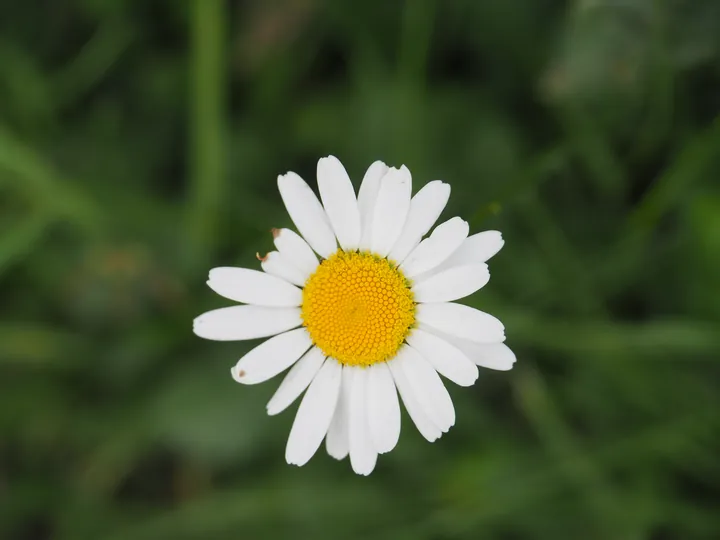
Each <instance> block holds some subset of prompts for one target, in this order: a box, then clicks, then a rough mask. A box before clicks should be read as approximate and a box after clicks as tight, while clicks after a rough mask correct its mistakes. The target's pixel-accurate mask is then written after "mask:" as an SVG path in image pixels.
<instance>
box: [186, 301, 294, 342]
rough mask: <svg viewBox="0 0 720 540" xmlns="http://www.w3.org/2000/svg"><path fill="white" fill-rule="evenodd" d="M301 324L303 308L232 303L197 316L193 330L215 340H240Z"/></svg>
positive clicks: (272, 334)
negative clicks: (235, 304)
mask: <svg viewBox="0 0 720 540" xmlns="http://www.w3.org/2000/svg"><path fill="white" fill-rule="evenodd" d="M301 324H302V319H301V318H300V308H296V307H292V308H276V307H263V306H231V307H226V308H220V309H215V310H213V311H208V312H207V313H203V314H202V315H200V316H199V317H197V318H195V320H194V321H193V332H195V334H196V335H198V336H200V337H201V338H205V339H213V340H215V341H239V340H243V339H257V338H264V337H269V336H274V335H275V334H279V333H281V332H287V331H288V330H292V329H293V328H296V327H298V326H300V325H301Z"/></svg>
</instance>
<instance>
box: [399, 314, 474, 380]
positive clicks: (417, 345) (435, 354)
mask: <svg viewBox="0 0 720 540" xmlns="http://www.w3.org/2000/svg"><path fill="white" fill-rule="evenodd" d="M407 342H408V344H409V345H410V346H411V347H412V348H413V349H415V350H417V351H418V352H419V353H420V354H421V355H422V356H423V358H425V359H426V360H427V361H428V362H430V364H431V365H432V367H434V368H435V370H436V371H437V372H438V373H440V375H442V376H443V377H446V378H448V379H450V380H451V381H452V382H454V383H455V384H457V385H459V386H472V385H473V384H475V381H476V380H477V378H478V368H477V366H476V365H475V364H474V363H473V362H472V360H470V359H469V358H468V357H467V356H466V355H465V354H464V353H463V352H462V351H461V350H460V349H459V348H457V347H456V346H454V345H453V344H451V343H448V342H447V341H446V340H444V339H442V338H440V337H438V336H436V335H434V334H431V333H430V332H425V331H424V330H422V329H419V328H418V329H415V330H414V331H413V332H412V333H411V334H410V335H409V336H408V337H407Z"/></svg>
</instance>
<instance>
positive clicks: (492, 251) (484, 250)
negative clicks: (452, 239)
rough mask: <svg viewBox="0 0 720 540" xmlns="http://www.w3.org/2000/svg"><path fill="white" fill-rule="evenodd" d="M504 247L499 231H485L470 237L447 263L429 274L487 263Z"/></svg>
mask: <svg viewBox="0 0 720 540" xmlns="http://www.w3.org/2000/svg"><path fill="white" fill-rule="evenodd" d="M504 245H505V240H503V237H502V235H501V234H500V233H499V232H498V231H483V232H479V233H477V234H473V235H472V236H468V237H467V238H466V239H465V241H464V242H463V243H462V244H461V245H460V247H459V248H457V249H456V250H455V252H454V253H453V254H452V255H450V256H449V257H448V258H447V259H446V260H445V262H443V263H442V264H441V265H439V266H437V267H436V268H434V269H433V270H432V271H430V272H428V274H429V275H432V274H436V273H438V272H441V271H442V270H446V269H448V268H452V267H454V266H462V265H465V264H478V263H484V262H487V261H488V259H490V258H491V257H493V256H494V255H496V254H497V252H498V251H500V249H501V248H502V247H503V246H504ZM424 277H425V276H424Z"/></svg>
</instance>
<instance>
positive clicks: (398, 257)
mask: <svg viewBox="0 0 720 540" xmlns="http://www.w3.org/2000/svg"><path fill="white" fill-rule="evenodd" d="M449 198H450V185H449V184H446V183H444V182H442V181H440V180H433V181H432V182H429V183H427V184H425V185H424V186H423V187H422V189H421V190H420V191H418V192H417V193H416V194H415V196H414V197H413V198H412V200H411V201H410V211H409V212H408V217H407V221H406V222H405V226H404V227H403V230H402V233H401V234H400V238H398V239H397V242H395V245H394V246H393V248H392V250H390V255H388V259H391V260H393V261H395V262H396V263H397V264H400V263H402V262H403V261H404V260H405V257H407V256H408V255H409V254H410V252H411V251H412V250H413V249H415V247H416V246H417V245H418V244H419V243H420V240H422V237H423V236H425V235H426V234H427V233H428V231H429V230H430V229H431V228H432V226H433V225H435V222H436V221H437V220H438V218H439V217H440V214H441V213H442V211H443V209H444V208H445V205H446V204H447V202H448V199H449Z"/></svg>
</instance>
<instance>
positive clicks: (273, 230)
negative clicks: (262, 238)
mask: <svg viewBox="0 0 720 540" xmlns="http://www.w3.org/2000/svg"><path fill="white" fill-rule="evenodd" d="M270 232H271V233H272V235H273V238H277V237H278V236H280V229H276V228H274V227H273V228H272V229H270Z"/></svg>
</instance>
